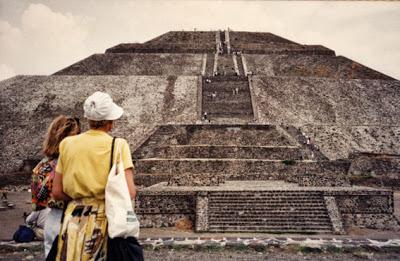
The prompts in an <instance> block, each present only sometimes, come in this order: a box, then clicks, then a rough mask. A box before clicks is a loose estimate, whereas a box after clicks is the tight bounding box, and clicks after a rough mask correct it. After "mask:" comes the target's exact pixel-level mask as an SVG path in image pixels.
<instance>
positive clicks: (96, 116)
mask: <svg viewBox="0 0 400 261" xmlns="http://www.w3.org/2000/svg"><path fill="white" fill-rule="evenodd" d="M84 113H85V118H87V119H88V121H89V126H90V130H88V131H87V132H84V133H82V134H80V135H77V136H74V137H68V138H66V139H64V140H63V141H62V142H61V144H60V156H59V160H58V164H57V169H56V175H55V179H54V186H53V194H54V196H55V197H56V198H57V199H61V200H67V201H69V203H68V206H67V208H66V210H65V214H64V219H63V224H62V227H61V231H60V236H59V241H58V248H57V260H71V261H72V260H105V259H106V258H107V256H106V254H107V253H106V252H107V235H108V234H107V224H108V223H107V218H106V216H105V187H106V184H107V179H108V174H109V172H110V168H111V166H110V159H111V151H112V147H113V144H114V141H115V146H114V147H115V148H119V149H120V150H115V151H114V152H115V154H114V156H115V157H116V158H117V159H119V158H121V159H122V162H123V165H124V168H125V173H124V174H125V178H126V182H127V185H128V190H129V194H130V197H131V198H134V197H135V196H136V189H135V184H134V183H133V163H132V156H131V152H130V149H129V145H128V143H127V142H126V140H124V139H122V138H118V139H116V140H114V138H113V137H111V136H110V135H109V134H108V133H109V132H110V131H111V129H112V128H113V124H114V121H115V120H117V119H119V118H120V117H121V116H122V114H123V109H122V108H121V107H119V106H118V105H116V104H115V103H114V102H113V100H112V98H111V97H110V95H108V94H107V93H103V92H95V93H94V94H92V95H91V96H89V97H88V98H87V99H86V100H85V103H84Z"/></svg>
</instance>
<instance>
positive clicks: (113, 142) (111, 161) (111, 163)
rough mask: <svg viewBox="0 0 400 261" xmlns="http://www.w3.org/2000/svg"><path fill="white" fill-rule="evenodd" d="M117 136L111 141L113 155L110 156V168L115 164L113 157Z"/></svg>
mask: <svg viewBox="0 0 400 261" xmlns="http://www.w3.org/2000/svg"><path fill="white" fill-rule="evenodd" d="M115 139H116V138H115V137H113V140H112V143H111V157H110V170H111V168H112V166H113V159H114V144H115Z"/></svg>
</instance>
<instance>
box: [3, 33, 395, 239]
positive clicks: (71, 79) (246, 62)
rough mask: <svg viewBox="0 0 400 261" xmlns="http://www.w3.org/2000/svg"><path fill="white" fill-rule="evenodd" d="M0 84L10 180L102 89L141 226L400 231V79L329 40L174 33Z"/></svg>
mask: <svg viewBox="0 0 400 261" xmlns="http://www.w3.org/2000/svg"><path fill="white" fill-rule="evenodd" d="M0 90H1V92H2V96H1V98H0V104H1V107H2V110H1V112H0V113H1V119H2V122H1V123H0V124H1V125H0V126H1V129H0V131H1V135H2V137H3V138H2V139H1V145H2V148H3V150H2V154H1V155H2V160H1V163H0V164H1V168H2V172H1V175H2V177H3V184H6V183H12V182H27V181H28V179H29V170H30V169H31V168H32V166H34V165H35V164H36V162H37V161H38V160H40V158H41V155H40V145H41V141H42V139H43V135H44V133H45V129H46V128H47V126H48V124H49V122H50V121H51V120H52V118H54V117H55V116H57V115H59V114H69V115H74V116H80V117H81V116H82V115H83V113H82V103H83V101H84V99H85V97H87V96H88V95H90V94H91V93H93V92H94V91H97V90H100V91H106V92H108V93H110V94H111V96H112V97H113V98H114V99H115V100H116V101H117V103H118V104H121V105H122V107H123V108H124V109H125V112H126V113H125V117H124V118H123V119H122V120H121V121H119V122H117V128H116V129H117V130H118V131H117V132H115V133H113V135H115V136H118V137H124V138H126V139H127V140H128V142H129V143H130V145H131V149H132V151H133V158H134V160H135V166H136V173H135V183H136V184H137V185H138V186H141V189H140V192H139V196H138V198H137V200H136V204H137V212H138V214H139V216H140V219H141V224H142V226H143V227H168V226H174V225H175V224H176V223H177V222H179V221H180V220H182V219H184V220H188V221H190V222H192V223H193V224H194V227H195V230H196V231H210V232H243V231H252V232H307V233H321V232H322V233H345V231H346V229H348V228H350V227H353V226H363V227H368V228H380V229H382V228H390V229H398V228H399V222H398V220H397V219H396V218H395V216H394V215H393V211H394V209H393V208H394V207H393V192H392V191H391V190H390V188H393V187H397V188H398V187H399V186H400V182H399V173H400V157H399V152H400V125H399V122H400V121H399V119H400V103H399V100H400V82H399V81H398V80H396V79H393V78H391V77H389V76H387V75H385V74H382V73H380V72H377V71H375V70H373V69H370V68H367V67H366V66H363V65H361V64H359V63H357V62H354V61H352V60H350V59H348V58H346V57H342V56H336V54H335V52H334V51H333V50H331V49H328V48H326V47H324V46H320V45H302V44H298V43H295V42H292V41H290V40H287V39H284V38H282V37H279V36H277V35H274V34H271V33H258V32H257V33H256V32H236V31H231V30H225V31H207V32H202V31H194V32H193V31H191V32H188V31H173V32H168V33H165V34H163V35H161V36H159V37H156V38H154V39H152V40H150V41H148V42H145V43H124V44H120V45H117V46H115V47H112V48H109V49H107V50H106V52H105V53H104V54H94V55H92V56H89V57H87V58H85V59H83V60H82V61H79V62H77V63H75V64H73V65H71V66H69V67H67V68H64V69H62V70H60V71H58V72H56V73H54V74H53V75H51V76H16V77H14V78H11V79H8V80H5V81H2V82H0ZM360 185H368V187H367V186H360ZM371 186H372V187H371Z"/></svg>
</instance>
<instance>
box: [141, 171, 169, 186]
mask: <svg viewBox="0 0 400 261" xmlns="http://www.w3.org/2000/svg"><path fill="white" fill-rule="evenodd" d="M172 176H173V174H158V175H153V174H137V173H135V175H134V178H133V179H134V182H135V185H137V186H145V187H148V186H151V185H154V184H157V183H160V182H167V181H168V180H169V179H170V178H171V177H172Z"/></svg>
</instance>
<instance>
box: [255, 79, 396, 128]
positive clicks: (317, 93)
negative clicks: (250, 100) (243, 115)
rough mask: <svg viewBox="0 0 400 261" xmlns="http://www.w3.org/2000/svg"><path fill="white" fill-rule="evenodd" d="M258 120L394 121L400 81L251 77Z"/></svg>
mask: <svg viewBox="0 0 400 261" xmlns="http://www.w3.org/2000/svg"><path fill="white" fill-rule="evenodd" d="M252 82H253V85H252V86H253V89H254V93H255V96H256V97H255V100H256V104H257V108H255V110H258V117H259V120H260V121H261V122H269V123H271V122H275V123H281V122H282V123H287V124H289V123H290V124H291V125H306V124H308V123H309V124H313V125H394V126H396V125H397V124H398V122H400V103H399V102H398V101H399V99H400V92H399V90H400V81H383V80H341V79H338V80H335V79H327V78H303V77H290V78H288V77H264V76H254V77H252Z"/></svg>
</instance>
